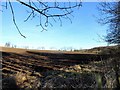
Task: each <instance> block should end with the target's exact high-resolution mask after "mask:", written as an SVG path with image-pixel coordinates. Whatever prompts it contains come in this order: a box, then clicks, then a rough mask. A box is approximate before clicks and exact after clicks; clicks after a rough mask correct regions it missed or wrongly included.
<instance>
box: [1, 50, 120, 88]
mask: <svg viewBox="0 0 120 90" xmlns="http://www.w3.org/2000/svg"><path fill="white" fill-rule="evenodd" d="M112 57H113V56H112ZM112 57H111V59H110V56H108V55H97V54H78V53H77V54H76V53H57V52H47V51H43V52H42V51H40V52H37V51H24V54H23V53H15V51H14V52H7V51H2V76H3V80H2V81H3V83H2V84H3V89H4V90H9V89H8V88H11V86H12V87H13V88H16V90H20V89H25V90H40V89H47V88H115V87H116V80H115V77H116V76H115V70H114V68H113V59H112ZM119 63H120V62H119ZM14 90H15V89H14Z"/></svg>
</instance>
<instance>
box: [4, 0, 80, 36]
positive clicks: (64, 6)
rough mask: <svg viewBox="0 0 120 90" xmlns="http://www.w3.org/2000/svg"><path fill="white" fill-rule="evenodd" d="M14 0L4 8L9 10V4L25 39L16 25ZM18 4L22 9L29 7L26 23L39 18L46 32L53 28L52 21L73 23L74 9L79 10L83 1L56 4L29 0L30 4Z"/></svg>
mask: <svg viewBox="0 0 120 90" xmlns="http://www.w3.org/2000/svg"><path fill="white" fill-rule="evenodd" d="M11 1H12V0H6V4H5V5H4V7H5V8H6V9H7V8H8V4H7V2H9V5H10V9H11V13H12V18H13V23H14V25H15V26H16V28H17V30H18V32H19V33H20V35H21V36H23V37H25V36H24V35H23V34H22V33H21V32H20V29H19V28H18V25H17V23H16V19H15V13H14V12H15V10H13V9H14V6H13V5H12V2H11ZM16 1H17V2H18V3H20V4H22V5H21V6H22V7H27V13H28V16H27V17H26V19H25V20H24V22H27V21H28V20H31V18H32V19H35V18H38V20H39V19H40V20H39V22H40V23H39V25H37V26H40V27H41V28H42V29H43V30H42V31H44V30H46V27H48V26H49V25H50V26H53V24H52V23H51V20H53V21H54V22H57V21H58V22H60V25H62V19H66V20H69V21H70V22H71V23H72V20H71V16H72V13H73V11H74V8H79V7H81V6H82V3H81V0H80V1H79V2H78V1H76V2H70V0H68V2H57V0H55V1H54V2H43V1H42V0H36V2H34V0H28V2H25V1H24V0H16ZM28 10H29V11H28Z"/></svg>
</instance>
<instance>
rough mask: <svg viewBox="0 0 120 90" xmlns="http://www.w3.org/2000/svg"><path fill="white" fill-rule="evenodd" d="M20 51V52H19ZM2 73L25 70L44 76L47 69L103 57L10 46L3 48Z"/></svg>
mask: <svg viewBox="0 0 120 90" xmlns="http://www.w3.org/2000/svg"><path fill="white" fill-rule="evenodd" d="M19 51H20V52H19ZM1 52H2V75H3V77H5V76H7V75H8V74H15V73H17V72H23V73H28V74H34V75H36V76H44V74H43V75H41V74H42V73H44V72H46V71H47V70H60V69H61V68H68V67H70V66H74V65H76V64H87V63H89V62H92V61H99V60H101V57H104V58H105V57H107V56H100V55H96V54H81V53H74V52H60V51H35V50H34V51H33V50H21V49H15V48H14V49H13V51H12V48H11V49H10V48H8V50H4V49H3V50H2V51H1Z"/></svg>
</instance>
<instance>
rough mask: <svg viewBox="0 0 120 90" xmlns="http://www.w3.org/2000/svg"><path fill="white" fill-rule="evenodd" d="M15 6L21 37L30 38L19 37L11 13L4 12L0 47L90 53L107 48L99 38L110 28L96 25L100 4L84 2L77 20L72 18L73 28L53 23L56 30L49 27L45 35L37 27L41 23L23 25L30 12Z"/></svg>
mask: <svg viewBox="0 0 120 90" xmlns="http://www.w3.org/2000/svg"><path fill="white" fill-rule="evenodd" d="M13 5H14V11H15V16H16V22H17V24H18V26H19V29H20V30H21V32H22V34H24V35H25V36H26V37H27V38H23V37H21V36H20V34H19V33H18V31H17V29H16V28H15V26H14V24H13V22H12V16H11V12H10V10H9V9H7V10H6V9H4V8H3V11H4V12H3V13H2V35H0V38H2V40H0V45H4V44H5V43H6V42H10V43H11V44H14V45H17V46H18V47H24V46H29V47H30V48H38V47H45V49H50V48H52V47H54V48H55V49H60V48H63V47H73V48H76V49H87V48H92V47H97V46H105V45H107V44H106V43H105V42H103V41H102V40H101V39H100V37H99V36H98V35H100V36H102V35H106V29H107V27H106V26H101V25H100V24H98V23H97V22H96V20H97V19H96V18H95V17H94V15H95V16H99V14H98V10H97V8H96V6H97V5H98V2H84V3H83V4H82V7H81V8H80V9H79V10H78V9H74V12H73V14H72V15H73V16H74V17H71V20H72V24H71V23H70V21H69V20H66V19H62V27H61V26H60V23H59V22H57V23H55V22H52V23H53V27H48V28H47V29H48V31H43V32H41V30H42V29H41V28H40V27H36V25H37V24H38V23H39V22H38V19H34V20H29V21H28V22H24V19H25V18H26V17H27V13H26V10H27V8H25V7H22V6H21V5H20V4H18V3H13ZM54 13H55V11H54ZM99 41H100V42H99Z"/></svg>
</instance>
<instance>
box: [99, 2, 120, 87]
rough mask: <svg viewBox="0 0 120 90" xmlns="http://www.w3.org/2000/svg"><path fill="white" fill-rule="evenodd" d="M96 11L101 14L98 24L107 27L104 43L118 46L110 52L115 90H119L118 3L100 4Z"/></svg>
mask: <svg viewBox="0 0 120 90" xmlns="http://www.w3.org/2000/svg"><path fill="white" fill-rule="evenodd" d="M98 9H99V11H100V12H101V18H100V19H99V23H101V24H103V25H106V24H107V25H108V26H109V28H108V33H107V36H106V37H105V41H106V42H108V44H117V45H118V48H117V49H118V50H117V49H116V50H114V51H113V50H112V52H114V55H115V56H114V58H113V68H114V70H115V74H116V83H117V84H116V86H117V88H120V81H119V68H120V59H119V58H120V57H119V54H120V1H118V2H103V3H100V7H99V8H98ZM116 55H117V56H116Z"/></svg>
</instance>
